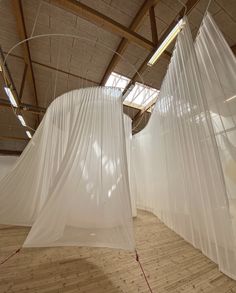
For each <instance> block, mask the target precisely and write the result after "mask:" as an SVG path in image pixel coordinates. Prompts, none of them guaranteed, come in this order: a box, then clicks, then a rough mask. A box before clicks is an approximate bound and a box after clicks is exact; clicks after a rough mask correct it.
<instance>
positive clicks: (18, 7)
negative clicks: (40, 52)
mask: <svg viewBox="0 0 236 293" xmlns="http://www.w3.org/2000/svg"><path fill="white" fill-rule="evenodd" d="M12 7H13V12H14V14H15V18H16V25H17V29H18V33H19V37H20V40H21V41H22V40H25V39H27V33H26V27H25V20H24V14H23V9H22V3H21V0H12ZM22 48H23V56H24V61H25V63H26V64H27V66H28V68H29V75H28V77H29V82H30V84H32V86H33V91H34V98H35V104H36V105H38V97H37V91H36V84H35V77H34V72H33V66H32V62H31V55H30V49H29V44H28V42H24V43H22Z"/></svg>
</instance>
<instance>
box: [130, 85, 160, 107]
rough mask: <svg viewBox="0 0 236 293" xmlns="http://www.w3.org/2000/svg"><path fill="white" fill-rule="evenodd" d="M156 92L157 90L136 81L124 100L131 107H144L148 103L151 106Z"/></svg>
mask: <svg viewBox="0 0 236 293" xmlns="http://www.w3.org/2000/svg"><path fill="white" fill-rule="evenodd" d="M158 93H159V91H158V90H156V89H154V88H151V87H149V86H146V85H144V84H141V83H138V82H136V83H135V86H134V88H133V89H132V90H131V92H130V93H129V94H128V95H127V97H126V98H125V102H127V103H129V104H130V105H131V106H133V107H137V108H140V107H142V108H146V107H148V106H149V105H150V106H151V104H152V103H155V101H156V99H157V96H158Z"/></svg>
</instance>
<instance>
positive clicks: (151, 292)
mask: <svg viewBox="0 0 236 293" xmlns="http://www.w3.org/2000/svg"><path fill="white" fill-rule="evenodd" d="M135 256H136V261H137V262H138V264H139V266H140V268H141V270H142V272H143V276H144V279H145V281H146V283H147V286H148V289H149V291H150V293H153V291H152V288H151V286H150V284H149V282H148V279H147V276H146V274H145V272H144V269H143V267H142V264H141V262H140V260H139V255H138V252H137V250H136V249H135Z"/></svg>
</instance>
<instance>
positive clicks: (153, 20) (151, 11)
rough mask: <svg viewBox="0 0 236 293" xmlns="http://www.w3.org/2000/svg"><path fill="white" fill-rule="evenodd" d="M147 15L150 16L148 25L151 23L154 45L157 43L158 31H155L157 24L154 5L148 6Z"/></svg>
mask: <svg viewBox="0 0 236 293" xmlns="http://www.w3.org/2000/svg"><path fill="white" fill-rule="evenodd" d="M149 16H150V25H151V32H152V42H153V44H154V45H155V46H157V44H158V33H157V24H156V17H155V9H154V6H151V7H150V9H149Z"/></svg>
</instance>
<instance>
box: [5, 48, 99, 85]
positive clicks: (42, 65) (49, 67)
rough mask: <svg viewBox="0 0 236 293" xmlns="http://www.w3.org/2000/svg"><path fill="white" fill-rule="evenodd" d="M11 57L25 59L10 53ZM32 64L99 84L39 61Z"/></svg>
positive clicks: (33, 61)
mask: <svg viewBox="0 0 236 293" xmlns="http://www.w3.org/2000/svg"><path fill="white" fill-rule="evenodd" d="M3 53H4V54H7V52H3ZM9 56H11V57H15V58H18V59H24V58H23V57H22V56H19V55H16V54H13V53H10V54H9ZM31 62H32V64H33V65H38V66H40V67H44V68H47V69H50V70H52V71H58V72H60V73H63V74H66V75H69V76H72V77H75V78H78V79H82V80H84V81H87V82H91V83H94V84H96V85H98V84H99V83H98V82H97V81H94V80H92V79H89V78H85V77H83V76H80V75H78V74H75V73H72V72H68V71H66V70H62V69H59V68H56V67H53V66H51V65H48V64H44V63H41V62H38V61H35V60H33V59H31Z"/></svg>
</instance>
